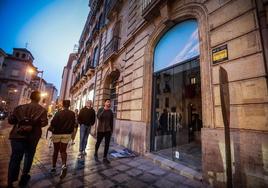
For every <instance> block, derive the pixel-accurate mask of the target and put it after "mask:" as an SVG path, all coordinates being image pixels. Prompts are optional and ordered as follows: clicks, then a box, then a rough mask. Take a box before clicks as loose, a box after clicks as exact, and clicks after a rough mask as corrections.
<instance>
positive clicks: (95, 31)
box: [92, 23, 99, 37]
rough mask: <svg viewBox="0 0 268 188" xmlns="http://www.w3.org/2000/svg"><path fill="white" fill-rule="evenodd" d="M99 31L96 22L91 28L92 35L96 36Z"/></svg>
mask: <svg viewBox="0 0 268 188" xmlns="http://www.w3.org/2000/svg"><path fill="white" fill-rule="evenodd" d="M98 33H99V23H96V24H95V26H94V28H93V30H92V36H93V37H96V35H98Z"/></svg>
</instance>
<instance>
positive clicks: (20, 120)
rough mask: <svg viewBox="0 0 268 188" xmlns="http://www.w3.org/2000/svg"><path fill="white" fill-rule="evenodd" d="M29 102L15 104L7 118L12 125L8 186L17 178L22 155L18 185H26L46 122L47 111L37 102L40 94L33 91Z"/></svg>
mask: <svg viewBox="0 0 268 188" xmlns="http://www.w3.org/2000/svg"><path fill="white" fill-rule="evenodd" d="M30 99H31V102H30V103H29V104H24V105H19V106H17V107H16V108H15V109H14V110H13V112H12V113H11V114H10V116H9V118H8V122H9V124H12V125H14V126H13V128H12V130H11V132H10V135H9V139H10V143H11V157H10V162H9V167H8V187H13V183H14V182H15V181H17V180H18V176H19V171H20V164H21V161H22V158H23V157H24V166H23V169H22V174H21V178H20V181H19V186H26V185H27V183H28V181H29V180H30V178H31V176H30V175H29V172H30V169H31V166H32V163H33V158H34V155H35V151H36V147H37V144H38V141H39V139H40V138H41V135H42V127H44V126H46V125H47V124H48V119H47V111H46V109H45V108H43V107H42V106H41V105H40V104H38V103H39V101H40V99H41V94H40V92H39V91H33V92H32V93H31V96H30Z"/></svg>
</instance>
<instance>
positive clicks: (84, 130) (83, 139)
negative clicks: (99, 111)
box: [77, 100, 96, 158]
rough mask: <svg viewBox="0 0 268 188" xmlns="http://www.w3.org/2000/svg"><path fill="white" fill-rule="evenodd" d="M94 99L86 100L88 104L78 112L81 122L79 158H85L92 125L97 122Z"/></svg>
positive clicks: (79, 121)
mask: <svg viewBox="0 0 268 188" xmlns="http://www.w3.org/2000/svg"><path fill="white" fill-rule="evenodd" d="M92 105H93V104H92V101H91V100H89V101H87V102H86V106H85V107H84V108H82V109H81V110H80V112H79V114H78V118H77V120H78V123H79V124H80V145H79V155H78V158H83V157H84V156H85V155H86V151H85V150H86V147H87V140H88V135H89V133H90V129H91V126H92V125H94V124H95V119H96V113H95V110H94V109H93V107H92Z"/></svg>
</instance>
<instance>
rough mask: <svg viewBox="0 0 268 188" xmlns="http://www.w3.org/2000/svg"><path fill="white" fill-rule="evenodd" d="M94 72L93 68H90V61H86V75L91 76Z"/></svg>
mask: <svg viewBox="0 0 268 188" xmlns="http://www.w3.org/2000/svg"><path fill="white" fill-rule="evenodd" d="M94 71H95V68H94V66H92V61H88V62H87V65H86V70H85V72H86V75H88V76H89V75H93V74H94Z"/></svg>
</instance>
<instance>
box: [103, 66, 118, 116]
mask: <svg viewBox="0 0 268 188" xmlns="http://www.w3.org/2000/svg"><path fill="white" fill-rule="evenodd" d="M119 76H120V72H119V71H118V70H115V71H112V72H111V73H110V74H109V75H108V76H107V77H106V79H105V82H104V90H103V99H104V100H105V99H110V100H111V109H112V111H113V113H114V117H115V118H116V117H117V105H118V78H119Z"/></svg>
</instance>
